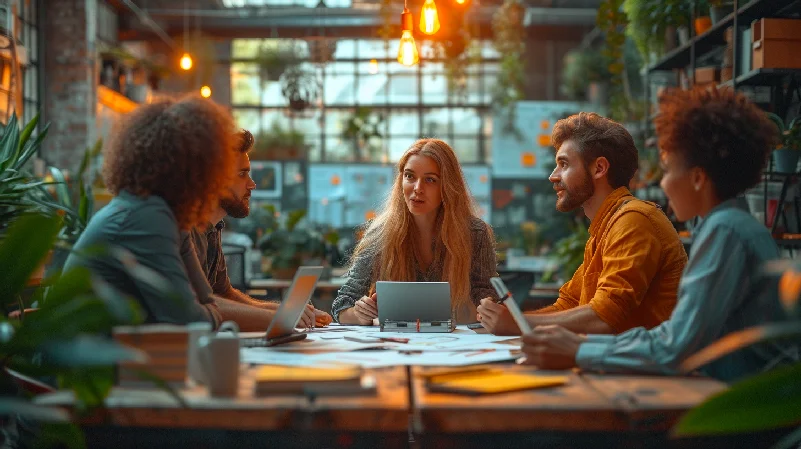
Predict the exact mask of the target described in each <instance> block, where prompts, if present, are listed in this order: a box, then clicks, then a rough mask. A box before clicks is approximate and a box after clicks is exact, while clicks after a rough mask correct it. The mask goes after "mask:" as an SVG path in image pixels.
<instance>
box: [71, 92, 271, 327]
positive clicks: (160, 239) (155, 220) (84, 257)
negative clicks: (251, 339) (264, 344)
mask: <svg viewBox="0 0 801 449" xmlns="http://www.w3.org/2000/svg"><path fill="white" fill-rule="evenodd" d="M234 139H235V134H234V123H233V119H232V118H231V116H230V114H229V113H228V112H227V111H226V110H225V109H223V108H222V107H221V106H218V105H216V104H215V103H213V102H211V101H209V100H204V99H201V98H197V97H190V98H186V99H183V100H179V101H163V102H159V103H155V104H149V105H144V106H141V107H139V108H138V109H136V110H135V111H134V112H132V113H131V114H130V115H129V116H126V117H125V120H124V121H123V122H121V126H120V127H119V129H117V130H116V132H115V135H114V138H113V139H112V141H111V142H110V144H109V145H108V146H107V147H106V148H105V149H104V153H103V156H104V163H103V177H104V179H105V182H106V187H107V188H108V190H109V191H110V192H111V193H113V194H115V195H116V196H115V198H114V199H113V200H111V202H110V203H109V204H108V205H107V206H106V207H104V208H103V209H101V210H100V211H98V213H97V214H95V215H94V216H93V217H92V219H91V220H90V221H89V224H88V226H87V227H86V230H85V231H84V233H83V234H82V235H81V237H80V238H79V239H78V242H77V243H76V244H75V247H74V251H73V254H72V255H70V257H69V258H68V259H67V262H66V264H65V270H66V269H69V268H71V267H72V266H76V265H80V266H84V267H87V268H89V269H90V270H92V271H93V272H94V273H95V274H97V275H99V276H100V277H101V278H103V279H104V280H105V281H106V282H108V283H109V284H111V285H112V286H114V287H116V288H117V289H118V290H120V291H122V292H123V293H125V294H127V295H129V296H131V297H133V298H135V299H137V300H138V301H139V303H140V304H141V306H142V307H143V309H144V311H145V313H146V314H147V317H146V320H147V321H148V322H164V323H178V324H185V323H189V322H194V321H210V322H211V323H212V324H213V325H214V326H215V327H216V325H218V324H219V323H220V321H221V320H223V319H232V320H235V321H237V322H238V323H239V325H240V327H242V328H244V329H257V330H263V329H266V326H267V325H268V323H269V321H270V319H271V318H272V315H273V313H274V312H272V311H268V310H259V309H256V308H253V307H247V306H245V305H241V304H236V303H232V302H230V301H226V300H223V299H221V298H215V297H214V296H213V295H212V294H211V287H210V286H209V285H208V282H207V281H206V282H205V283H204V284H205V285H198V283H197V282H196V281H195V280H196V279H203V280H205V277H204V276H202V273H201V276H194V275H192V274H193V273H194V272H195V271H198V270H201V268H200V265H199V262H197V261H196V260H195V261H193V262H196V263H185V262H184V261H183V260H182V258H181V254H180V244H181V240H180V236H179V233H180V232H181V231H186V230H189V229H191V228H193V227H198V226H205V225H206V224H207V223H208V222H209V219H210V217H211V216H212V214H213V213H214V212H215V211H216V209H217V206H218V204H219V199H220V195H222V194H224V192H227V191H228V190H227V188H228V186H229V184H230V182H231V180H230V176H231V173H232V171H233V168H234V163H235V161H236V157H237V152H236V151H235V145H236V142H235V140H234ZM93 248H107V249H108V250H110V251H112V252H115V253H117V256H116V257H112V256H108V255H107V256H93V257H90V256H88V254H90V253H91V250H92V249H93ZM120 250H122V251H120ZM120 254H122V256H121V255H120ZM130 256H132V257H133V258H135V260H136V262H138V263H139V264H140V265H141V266H144V267H147V268H150V269H151V270H153V272H154V273H157V274H158V275H161V276H163V277H164V278H165V280H166V281H167V283H166V284H162V285H164V286H169V287H170V288H172V289H173V291H172V292H165V291H164V290H163V288H157V287H156V286H155V285H156V284H154V283H152V282H147V281H146V280H145V279H143V277H142V276H140V275H137V274H136V273H135V271H134V270H132V269H131V267H129V266H127V264H126V263H125V260H126V257H130ZM193 281H195V282H194V283H193ZM201 284H203V283H201ZM170 293H173V294H174V296H175V297H174V298H171V297H169V294H170Z"/></svg>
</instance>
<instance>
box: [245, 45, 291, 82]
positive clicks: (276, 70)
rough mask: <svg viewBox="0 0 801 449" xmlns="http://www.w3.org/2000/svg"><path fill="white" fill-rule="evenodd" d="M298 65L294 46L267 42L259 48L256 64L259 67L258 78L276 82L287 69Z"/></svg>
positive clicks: (263, 80)
mask: <svg viewBox="0 0 801 449" xmlns="http://www.w3.org/2000/svg"><path fill="white" fill-rule="evenodd" d="M299 63H300V61H299V60H298V57H297V55H296V49H295V47H294V45H285V44H283V43H281V42H268V43H265V44H264V45H262V46H261V47H259V52H258V53H257V54H256V64H258V66H259V77H260V78H261V81H262V83H264V82H265V81H278V80H279V79H280V78H281V75H283V74H284V72H286V71H287V70H288V69H289V68H291V67H295V66H297V65H298V64H299Z"/></svg>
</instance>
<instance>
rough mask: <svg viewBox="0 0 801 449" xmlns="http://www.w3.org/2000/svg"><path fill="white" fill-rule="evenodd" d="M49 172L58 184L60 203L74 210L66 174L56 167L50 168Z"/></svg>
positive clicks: (57, 192) (57, 191) (57, 190)
mask: <svg viewBox="0 0 801 449" xmlns="http://www.w3.org/2000/svg"><path fill="white" fill-rule="evenodd" d="M49 170H50V175H51V176H52V177H53V179H54V180H55V181H56V182H57V185H56V194H57V197H58V201H59V202H60V203H61V204H63V205H65V206H67V207H68V208H72V199H70V191H69V189H67V178H66V177H65V176H64V172H62V171H61V170H60V169H58V168H56V167H50V168H49Z"/></svg>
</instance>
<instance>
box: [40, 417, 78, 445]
mask: <svg viewBox="0 0 801 449" xmlns="http://www.w3.org/2000/svg"><path fill="white" fill-rule="evenodd" d="M33 447H35V448H37V449H46V448H59V449H61V448H64V447H66V448H67V449H84V448H85V447H86V440H85V439H84V436H83V432H81V429H79V428H78V426H76V425H75V424H72V423H58V424H56V423H50V424H45V425H43V426H42V428H41V430H40V431H39V434H38V435H36V439H35V440H34V442H33Z"/></svg>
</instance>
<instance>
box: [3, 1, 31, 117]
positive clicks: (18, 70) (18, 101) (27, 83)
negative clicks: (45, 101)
mask: <svg viewBox="0 0 801 449" xmlns="http://www.w3.org/2000/svg"><path fill="white" fill-rule="evenodd" d="M9 12H10V13H12V14H15V16H14V17H15V19H16V20H15V22H14V25H13V27H12V28H13V32H14V35H15V37H16V39H14V40H15V41H16V42H17V44H16V45H14V46H11V45H9V46H7V47H6V48H3V49H2V50H0V118H1V119H2V121H3V122H5V120H6V119H7V118H8V117H9V116H10V115H11V113H12V112H16V114H17V115H18V116H19V120H24V121H26V122H27V121H29V120H31V119H32V118H33V117H34V115H36V113H37V112H38V111H39V105H40V99H39V94H40V92H39V29H38V27H37V23H38V20H37V13H38V9H37V1H36V0H29V1H21V2H12V6H11V9H10V10H9ZM3 26H4V27H7V26H6V24H3ZM9 31H11V30H9ZM4 41H5V42H9V39H4Z"/></svg>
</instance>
